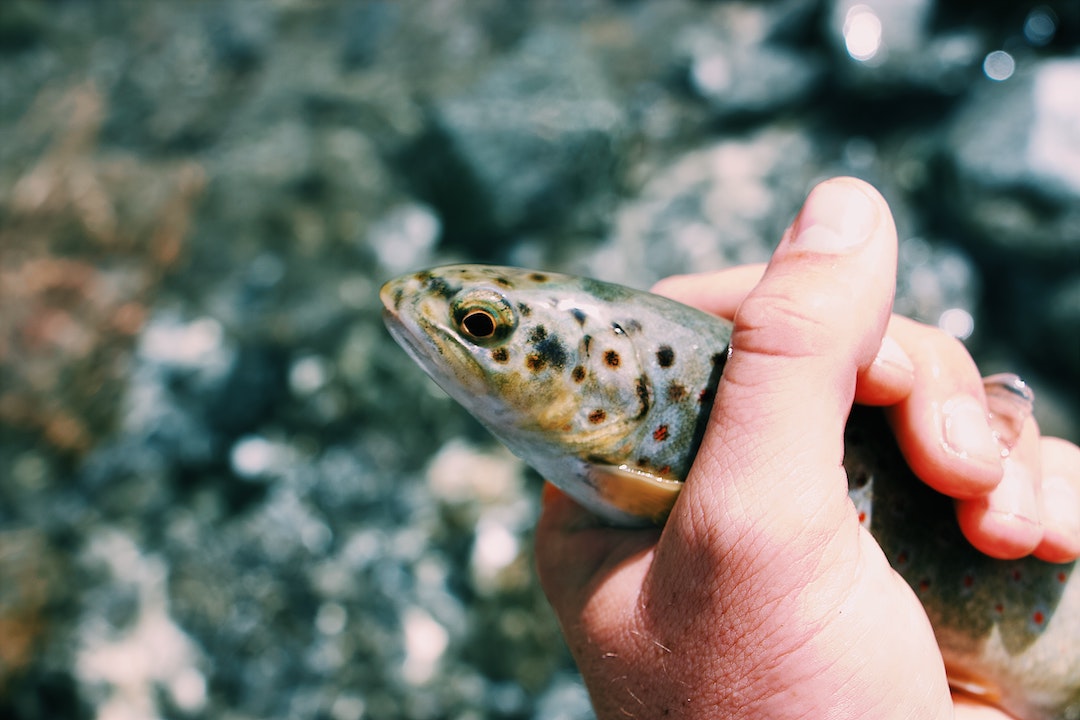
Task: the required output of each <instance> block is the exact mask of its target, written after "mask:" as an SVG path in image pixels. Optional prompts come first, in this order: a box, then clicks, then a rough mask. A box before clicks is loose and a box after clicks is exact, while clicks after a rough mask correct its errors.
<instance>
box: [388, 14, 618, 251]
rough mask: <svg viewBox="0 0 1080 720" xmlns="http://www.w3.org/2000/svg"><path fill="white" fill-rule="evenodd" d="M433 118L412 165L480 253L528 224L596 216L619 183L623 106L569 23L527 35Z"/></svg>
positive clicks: (456, 230)
mask: <svg viewBox="0 0 1080 720" xmlns="http://www.w3.org/2000/svg"><path fill="white" fill-rule="evenodd" d="M434 123H435V128H436V130H435V133H434V135H431V136H429V137H428V138H427V139H426V141H425V142H424V143H421V145H420V146H418V147H415V148H413V150H412V152H411V153H410V154H409V157H408V159H407V167H406V168H405V169H406V171H407V172H410V173H413V177H414V180H415V181H416V183H417V185H418V186H419V187H420V188H421V191H422V193H423V194H425V195H426V196H427V197H428V198H429V199H430V201H431V202H432V203H433V204H434V206H435V207H436V208H437V209H438V210H439V212H440V213H441V214H442V216H443V218H444V223H445V232H446V234H445V236H444V237H445V240H446V241H447V242H450V243H461V244H463V246H464V247H468V248H469V249H470V250H473V251H475V252H477V253H480V254H485V253H486V254H488V255H490V252H491V250H492V248H490V247H489V246H485V245H484V243H483V241H484V240H488V239H490V238H491V237H492V236H495V235H499V234H505V233H509V232H513V231H515V230H519V229H521V228H523V227H526V226H528V227H529V228H531V229H539V228H551V227H558V226H559V225H566V224H572V225H590V224H593V225H595V223H596V222H597V218H598V216H600V215H601V212H600V210H599V208H598V206H597V203H599V205H600V206H602V205H603V201H604V199H605V198H606V197H609V196H610V193H611V192H612V191H613V190H614V188H615V185H616V173H615V159H616V157H617V154H618V149H619V145H620V143H621V142H622V140H623V133H624V131H625V128H624V114H623V111H622V109H621V108H620V106H619V103H618V101H617V100H616V99H615V98H614V97H613V93H612V89H611V87H610V85H609V84H608V81H607V80H606V79H605V77H604V74H603V72H602V70H601V69H600V67H599V66H598V65H597V63H596V61H595V60H594V59H593V58H592V57H591V56H590V54H589V51H588V49H587V47H586V46H584V45H583V44H582V43H581V42H579V41H578V40H576V39H575V37H574V35H573V34H571V33H570V32H567V31H564V30H557V29H551V28H543V29H541V30H538V31H536V32H535V33H533V34H532V35H530V36H529V37H527V38H526V39H524V40H523V41H522V42H521V45H520V47H518V48H517V50H516V51H515V52H514V54H513V55H512V56H511V57H509V58H506V59H505V61H503V62H501V63H499V64H498V65H496V66H495V67H494V68H493V69H492V70H491V71H490V72H489V73H488V74H487V75H485V76H484V77H482V78H481V79H480V80H479V81H478V82H477V84H476V85H475V86H473V87H472V88H471V89H469V90H467V91H466V92H464V93H461V94H458V95H454V96H451V97H448V98H445V99H442V100H439V101H437V102H436V103H435V106H434ZM470 238H479V240H480V241H481V242H479V243H477V244H471V243H470V240H469V239H470Z"/></svg>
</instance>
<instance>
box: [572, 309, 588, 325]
mask: <svg viewBox="0 0 1080 720" xmlns="http://www.w3.org/2000/svg"><path fill="white" fill-rule="evenodd" d="M570 314H571V315H573V316H574V319H575V320H577V321H578V325H581V326H582V327H584V325H585V312H584V311H583V310H581V309H580V308H574V309H573V310H571V311H570Z"/></svg>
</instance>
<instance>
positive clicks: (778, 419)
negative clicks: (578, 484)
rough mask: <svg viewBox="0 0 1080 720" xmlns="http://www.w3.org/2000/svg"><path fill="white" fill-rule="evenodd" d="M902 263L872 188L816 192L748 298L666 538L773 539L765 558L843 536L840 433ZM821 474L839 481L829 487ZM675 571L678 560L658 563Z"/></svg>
mask: <svg viewBox="0 0 1080 720" xmlns="http://www.w3.org/2000/svg"><path fill="white" fill-rule="evenodd" d="M895 268H896V233H895V228H894V226H893V223H892V218H891V215H890V213H889V211H888V207H887V205H886V204H885V202H884V200H883V199H882V198H881V196H880V195H879V194H878V193H877V192H876V191H874V190H873V189H872V188H870V187H869V186H868V185H866V184H865V183H862V182H861V181H857V180H853V179H848V178H842V179H838V180H832V181H828V182H825V183H822V184H821V185H819V186H818V187H817V188H815V189H814V191H813V192H812V193H811V194H810V196H809V197H808V199H807V202H806V204H805V206H804V208H803V211H802V212H801V213H800V215H799V217H798V218H797V219H796V221H795V223H794V225H793V226H792V228H791V229H789V231H788V232H787V233H786V234H785V237H784V239H783V241H782V242H781V244H780V246H779V247H778V248H777V251H776V253H775V254H774V255H773V259H772V261H771V262H770V264H769V266H768V269H767V270H766V272H765V275H764V277H763V279H762V281H761V282H760V284H758V285H757V286H756V287H755V288H754V290H753V291H752V292H751V293H750V294H749V295H748V296H747V298H746V299H745V300H744V301H743V302H742V303H741V304H740V306H739V309H738V313H737V315H736V318H735V327H734V331H733V334H732V340H731V347H732V350H731V355H730V359H729V360H728V363H727V365H726V367H725V369H724V374H723V376H722V378H721V381H720V385H719V387H718V390H717V397H716V402H715V405H714V408H713V417H712V420H711V422H710V423H709V426H708V430H707V431H706V434H705V437H704V439H703V442H702V446H701V450H700V451H699V454H698V458H697V461H696V462H695V464H694V467H693V469H692V470H691V472H690V476H689V477H688V478H687V483H686V487H685V489H684V490H683V493H682V495H681V497H680V498H679V501H678V502H677V503H676V505H675V508H674V509H673V512H672V514H671V516H670V517H669V520H668V530H669V531H670V532H672V533H674V534H675V535H677V536H681V537H682V538H683V539H686V538H687V537H688V536H690V537H693V536H695V535H700V534H701V533H703V532H704V533H706V534H707V535H709V537H708V538H707V540H708V542H718V543H719V545H720V547H719V548H718V550H720V551H721V552H724V549H725V548H724V546H725V545H731V546H735V545H738V544H740V543H743V542H746V541H747V538H750V537H768V538H769V540H768V541H767V542H766V543H765V544H766V545H767V546H768V547H767V548H763V547H759V548H758V550H764V551H765V552H763V553H762V554H763V555H769V554H770V552H769V550H776V551H777V552H783V553H788V552H789V551H790V557H793V558H799V557H800V552H799V551H798V550H799V548H802V549H806V550H807V551H808V552H810V553H811V554H813V553H816V552H819V551H820V550H821V548H820V547H818V546H817V543H818V539H820V537H822V536H820V535H816V534H815V533H814V532H810V531H808V529H809V528H810V527H811V526H812V525H819V529H821V530H823V531H824V532H825V534H826V535H827V534H828V533H832V534H834V535H835V533H836V531H837V528H838V526H839V524H840V523H843V522H845V521H846V516H847V515H851V516H852V519H853V515H854V514H853V513H852V512H851V508H850V503H848V502H847V495H846V487H847V484H846V479H845V477H844V474H843V470H842V467H841V461H842V458H843V440H842V437H843V428H844V424H845V422H846V419H847V415H848V412H849V410H850V407H851V402H852V399H853V397H854V391H855V378H856V375H857V373H858V372H859V371H860V370H862V369H865V368H867V367H869V366H870V364H871V363H872V361H873V359H874V357H875V356H876V355H877V351H878V349H879V347H880V345H881V340H882V336H883V334H884V329H885V326H886V323H887V320H888V317H889V310H890V304H891V300H892V294H893V287H894V277H895ZM823 476H824V477H827V478H832V479H833V480H834V482H832V483H831V484H829V485H828V487H825V488H823V487H822V477H823ZM826 528H827V530H826ZM666 537H667V536H666V535H665V538H666ZM665 538H662V539H661V550H662V549H663V545H664V541H665ZM701 539H702V538H700V537H699V538H698V540H701ZM808 543H809V544H810V545H813V546H814V547H810V548H806V547H805V546H806V545H807V544H808ZM692 544H693V543H692ZM759 559H760V558H759ZM771 559H775V558H771ZM762 561H763V562H765V560H762ZM669 566H670V567H678V563H671V564H670V565H666V564H664V563H657V564H656V567H655V569H656V570H657V571H658V572H665V571H666V568H667V567H669ZM800 572H801V571H800Z"/></svg>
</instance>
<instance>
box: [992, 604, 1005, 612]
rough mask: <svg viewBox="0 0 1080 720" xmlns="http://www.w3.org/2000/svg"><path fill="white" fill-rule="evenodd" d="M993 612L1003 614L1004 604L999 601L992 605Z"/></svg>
mask: <svg viewBox="0 0 1080 720" xmlns="http://www.w3.org/2000/svg"><path fill="white" fill-rule="evenodd" d="M994 612H996V613H997V614H998V615H1003V614H1004V613H1005V606H1004V605H1002V604H1001V603H998V604H997V605H995V606H994Z"/></svg>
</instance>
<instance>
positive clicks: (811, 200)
mask: <svg viewBox="0 0 1080 720" xmlns="http://www.w3.org/2000/svg"><path fill="white" fill-rule="evenodd" d="M877 221H878V217H877V208H876V207H875V203H874V202H873V201H872V200H871V199H870V197H868V196H867V195H866V193H864V192H863V191H862V190H861V189H860V188H859V187H858V186H856V185H854V184H852V183H850V182H844V181H839V182H836V181H834V182H827V183H822V184H821V185H818V186H817V187H816V188H814V189H813V191H812V192H811V193H810V196H809V197H808V198H807V199H806V203H805V204H804V205H803V211H802V212H801V213H800V214H799V218H798V220H797V221H796V222H797V223H798V227H796V229H795V234H794V237H795V240H794V243H793V244H794V245H795V246H796V247H799V248H802V249H804V250H812V251H814V252H821V253H837V254H839V253H844V252H848V251H849V250H853V249H854V248H856V247H858V246H859V245H861V244H862V243H863V242H865V241H866V240H867V239H869V237H870V235H871V233H872V232H873V230H874V227H875V226H876V225H877Z"/></svg>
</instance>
